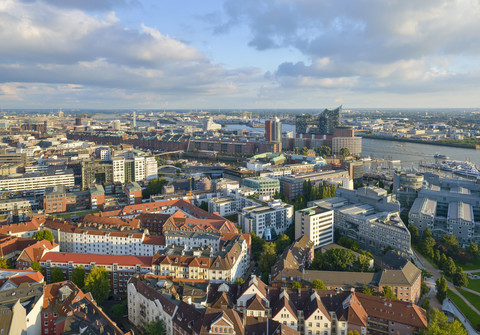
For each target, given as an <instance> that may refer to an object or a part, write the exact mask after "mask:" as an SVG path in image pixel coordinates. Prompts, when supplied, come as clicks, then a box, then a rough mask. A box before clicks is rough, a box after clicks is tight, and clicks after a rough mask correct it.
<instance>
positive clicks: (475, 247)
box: [467, 242, 478, 256]
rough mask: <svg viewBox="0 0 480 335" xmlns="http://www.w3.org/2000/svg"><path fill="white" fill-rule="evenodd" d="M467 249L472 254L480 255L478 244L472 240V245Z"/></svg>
mask: <svg viewBox="0 0 480 335" xmlns="http://www.w3.org/2000/svg"><path fill="white" fill-rule="evenodd" d="M467 251H468V253H469V254H470V255H472V256H478V245H477V244H476V243H474V242H470V245H469V246H468V247H467Z"/></svg>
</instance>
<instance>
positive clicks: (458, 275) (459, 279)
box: [453, 266, 468, 287]
mask: <svg viewBox="0 0 480 335" xmlns="http://www.w3.org/2000/svg"><path fill="white" fill-rule="evenodd" d="M453 284H454V285H455V286H457V287H462V286H463V287H466V286H468V276H467V274H466V273H465V272H463V269H462V268H461V267H460V266H459V267H457V271H456V272H455V274H454V275H453Z"/></svg>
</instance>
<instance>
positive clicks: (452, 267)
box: [443, 257, 457, 276]
mask: <svg viewBox="0 0 480 335" xmlns="http://www.w3.org/2000/svg"><path fill="white" fill-rule="evenodd" d="M443 271H445V274H446V275H447V276H453V275H454V274H455V272H457V265H456V264H455V261H454V260H453V258H452V257H448V259H447V262H446V263H445V264H443Z"/></svg>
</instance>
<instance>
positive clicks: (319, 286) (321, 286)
mask: <svg viewBox="0 0 480 335" xmlns="http://www.w3.org/2000/svg"><path fill="white" fill-rule="evenodd" d="M312 288H314V289H316V290H326V289H327V287H326V286H325V284H324V283H323V281H321V280H319V279H315V280H314V281H313V282H312Z"/></svg>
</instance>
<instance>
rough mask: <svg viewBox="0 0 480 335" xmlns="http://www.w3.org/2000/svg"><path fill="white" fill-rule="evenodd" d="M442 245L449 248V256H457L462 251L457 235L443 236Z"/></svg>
mask: <svg viewBox="0 0 480 335" xmlns="http://www.w3.org/2000/svg"><path fill="white" fill-rule="evenodd" d="M442 243H443V244H444V245H445V247H446V248H447V255H449V256H455V255H456V254H457V253H458V250H459V249H460V245H459V244H458V240H457V237H456V236H455V235H448V234H445V235H443V238H442Z"/></svg>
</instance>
